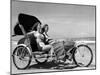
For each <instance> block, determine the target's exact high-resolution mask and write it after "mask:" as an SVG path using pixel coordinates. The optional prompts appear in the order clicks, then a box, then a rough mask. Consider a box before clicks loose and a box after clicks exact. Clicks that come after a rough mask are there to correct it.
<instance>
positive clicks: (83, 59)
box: [73, 44, 93, 67]
mask: <svg viewBox="0 0 100 75" xmlns="http://www.w3.org/2000/svg"><path fill="white" fill-rule="evenodd" d="M73 60H74V62H75V64H76V65H77V66H81V67H88V66H89V65H90V64H91V62H92V60H93V53H92V50H91V48H90V47H89V46H87V45H83V44H82V45H79V46H77V48H76V50H75V51H74V55H73Z"/></svg>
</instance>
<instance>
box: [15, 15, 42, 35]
mask: <svg viewBox="0 0 100 75" xmlns="http://www.w3.org/2000/svg"><path fill="white" fill-rule="evenodd" d="M37 22H39V23H40V24H41V22H40V21H39V19H38V18H36V17H35V16H32V15H28V14H24V13H20V14H19V15H18V23H17V24H16V25H15V27H14V33H15V35H23V33H22V30H21V29H20V27H19V24H20V25H22V26H23V27H24V29H25V32H26V33H28V32H30V31H31V29H32V27H33V26H34V24H35V23H37Z"/></svg>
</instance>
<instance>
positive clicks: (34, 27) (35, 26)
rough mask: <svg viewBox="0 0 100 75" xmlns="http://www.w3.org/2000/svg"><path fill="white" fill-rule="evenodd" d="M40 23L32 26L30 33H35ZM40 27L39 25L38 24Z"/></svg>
mask: <svg viewBox="0 0 100 75" xmlns="http://www.w3.org/2000/svg"><path fill="white" fill-rule="evenodd" d="M39 24H40V23H39V22H37V23H35V24H34V25H33V27H32V31H33V30H34V31H37V26H38V25H39ZM40 25H41V24H40Z"/></svg>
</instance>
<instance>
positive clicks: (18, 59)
mask: <svg viewBox="0 0 100 75" xmlns="http://www.w3.org/2000/svg"><path fill="white" fill-rule="evenodd" d="M12 56H13V63H14V65H15V66H16V68H17V69H21V70H22V69H26V68H27V67H28V66H29V65H30V63H31V58H32V57H31V53H30V52H29V50H28V48H27V47H25V46H23V45H20V46H18V47H16V48H15V50H14V52H13V55H12Z"/></svg>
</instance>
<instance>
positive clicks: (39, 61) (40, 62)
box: [33, 54, 49, 64]
mask: <svg viewBox="0 0 100 75" xmlns="http://www.w3.org/2000/svg"><path fill="white" fill-rule="evenodd" d="M41 55H42V56H43V55H44V54H41ZM41 55H40V54H34V55H33V56H34V59H35V61H36V62H37V64H44V63H46V62H47V61H48V57H49V56H48V54H45V55H46V56H45V58H44V59H42V56H41ZM37 56H39V57H40V58H39V57H37ZM41 60H42V61H41Z"/></svg>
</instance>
